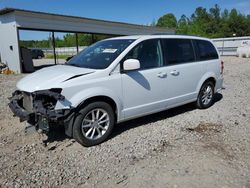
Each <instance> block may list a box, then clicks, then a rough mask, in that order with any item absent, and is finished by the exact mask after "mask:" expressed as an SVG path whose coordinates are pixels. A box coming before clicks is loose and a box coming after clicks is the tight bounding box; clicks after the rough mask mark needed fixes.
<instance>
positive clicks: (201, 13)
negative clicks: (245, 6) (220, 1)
mask: <svg viewBox="0 0 250 188" xmlns="http://www.w3.org/2000/svg"><path fill="white" fill-rule="evenodd" d="M151 25H155V26H158V27H167V28H172V29H175V31H176V33H177V34H189V35H197V36H202V37H208V38H218V37H233V36H238V37H240V36H249V35H250V15H244V14H242V13H240V12H239V11H238V10H236V9H232V10H227V9H225V10H223V11H222V10H221V9H220V7H219V5H217V4H216V5H215V6H214V7H212V8H210V9H208V10H207V9H206V8H204V7H198V8H196V10H195V11H194V13H193V14H192V15H191V16H190V17H187V16H186V15H182V16H181V17H180V19H179V20H177V19H176V17H175V15H174V14H172V13H167V14H165V15H163V16H162V17H160V18H159V19H158V20H157V22H156V23H155V22H153V23H152V24H151Z"/></svg>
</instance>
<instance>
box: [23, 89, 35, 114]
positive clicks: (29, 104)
mask: <svg viewBox="0 0 250 188" xmlns="http://www.w3.org/2000/svg"><path fill="white" fill-rule="evenodd" d="M23 108H24V109H25V110H27V111H28V112H32V110H33V100H32V96H31V94H30V93H26V92H23Z"/></svg>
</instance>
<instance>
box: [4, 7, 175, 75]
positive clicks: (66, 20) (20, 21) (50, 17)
mask: <svg viewBox="0 0 250 188" xmlns="http://www.w3.org/2000/svg"><path fill="white" fill-rule="evenodd" d="M19 30H37V31H49V32H52V34H53V33H54V32H71V33H76V34H77V33H92V34H110V35H140V34H157V33H158V34H159V33H165V34H173V33H174V31H173V30H170V29H166V28H158V27H151V26H143V25H135V24H128V23H120V22H111V21H105V20H97V19H89V18H83V17H76V16H65V15H59V14H50V13H44V12H35V11H29V10H21V9H13V8H5V9H2V10H0V56H1V61H2V62H3V63H5V64H7V65H8V67H9V68H10V69H11V70H13V71H15V72H17V73H20V72H22V66H21V61H20V48H19ZM52 36H53V35H52ZM53 48H55V45H53ZM54 56H55V54H54Z"/></svg>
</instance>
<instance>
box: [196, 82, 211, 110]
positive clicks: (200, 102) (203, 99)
mask: <svg viewBox="0 0 250 188" xmlns="http://www.w3.org/2000/svg"><path fill="white" fill-rule="evenodd" d="M213 101H214V83H213V82H211V81H206V82H205V83H204V84H203V85H202V86H201V89H200V92H199V95H198V98H197V101H196V106H197V107H198V108H200V109H206V108H209V107H210V106H212V104H213Z"/></svg>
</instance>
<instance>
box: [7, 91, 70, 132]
mask: <svg viewBox="0 0 250 188" xmlns="http://www.w3.org/2000/svg"><path fill="white" fill-rule="evenodd" d="M61 91H62V89H50V90H40V91H35V92H32V93H28V92H24V91H19V90H17V91H15V92H14V93H13V94H12V97H10V103H9V107H10V109H11V110H12V112H13V113H14V116H18V117H19V118H20V121H21V122H22V121H27V122H28V123H29V124H30V125H33V126H35V128H36V129H37V130H38V129H41V130H43V131H45V132H48V131H49V129H50V124H51V123H53V122H57V123H59V122H62V121H63V120H64V119H66V118H67V117H68V116H69V115H70V114H71V112H72V110H73V108H72V107H69V108H68V109H59V110H56V109H55V106H56V104H57V102H58V101H59V102H64V101H65V97H64V96H63V95H61Z"/></svg>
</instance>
